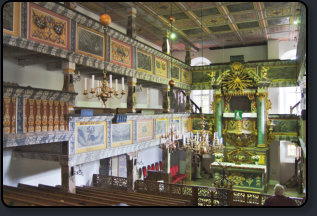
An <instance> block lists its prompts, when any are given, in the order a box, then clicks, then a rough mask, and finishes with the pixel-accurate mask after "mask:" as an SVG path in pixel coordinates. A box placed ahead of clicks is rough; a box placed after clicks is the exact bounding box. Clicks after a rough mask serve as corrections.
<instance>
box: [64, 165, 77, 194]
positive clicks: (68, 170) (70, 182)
mask: <svg viewBox="0 0 317 216" xmlns="http://www.w3.org/2000/svg"><path fill="white" fill-rule="evenodd" d="M61 167H62V169H61V172H62V173H61V174H62V190H63V191H65V192H68V193H76V181H75V175H74V167H71V166H64V165H62V166H61Z"/></svg>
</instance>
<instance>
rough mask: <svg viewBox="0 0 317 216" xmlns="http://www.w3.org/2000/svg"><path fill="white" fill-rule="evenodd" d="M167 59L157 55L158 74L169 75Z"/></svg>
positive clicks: (156, 66) (156, 67)
mask: <svg viewBox="0 0 317 216" xmlns="http://www.w3.org/2000/svg"><path fill="white" fill-rule="evenodd" d="M167 67H168V66H167V61H166V60H164V59H161V58H159V57H155V71H156V75H158V76H162V77H167Z"/></svg>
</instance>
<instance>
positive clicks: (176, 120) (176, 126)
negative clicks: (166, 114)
mask: <svg viewBox="0 0 317 216" xmlns="http://www.w3.org/2000/svg"><path fill="white" fill-rule="evenodd" d="M180 123H181V119H180V118H173V131H174V132H177V131H178V133H179V134H180V133H181V132H182V131H181V125H180Z"/></svg>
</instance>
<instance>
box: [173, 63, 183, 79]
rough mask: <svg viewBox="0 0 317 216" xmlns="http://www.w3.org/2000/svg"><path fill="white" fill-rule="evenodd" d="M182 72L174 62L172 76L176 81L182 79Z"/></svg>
mask: <svg viewBox="0 0 317 216" xmlns="http://www.w3.org/2000/svg"><path fill="white" fill-rule="evenodd" d="M180 72H181V68H180V67H178V66H176V65H174V64H173V65H172V71H171V77H172V79H173V80H174V81H180Z"/></svg>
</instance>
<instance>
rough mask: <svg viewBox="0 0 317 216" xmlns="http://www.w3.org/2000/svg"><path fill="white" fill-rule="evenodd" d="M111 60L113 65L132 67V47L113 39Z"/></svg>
mask: <svg viewBox="0 0 317 216" xmlns="http://www.w3.org/2000/svg"><path fill="white" fill-rule="evenodd" d="M110 59H111V62H112V63H115V64H119V65H122V66H125V67H128V68H131V67H132V46H130V45H128V44H125V43H123V42H121V41H118V40H115V39H113V38H111V42H110Z"/></svg>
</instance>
